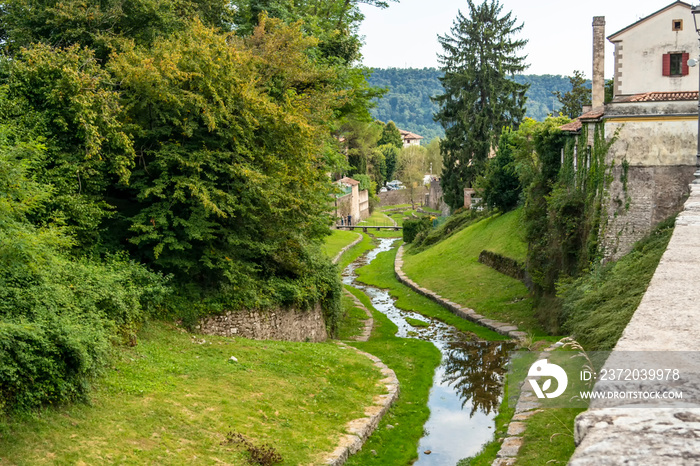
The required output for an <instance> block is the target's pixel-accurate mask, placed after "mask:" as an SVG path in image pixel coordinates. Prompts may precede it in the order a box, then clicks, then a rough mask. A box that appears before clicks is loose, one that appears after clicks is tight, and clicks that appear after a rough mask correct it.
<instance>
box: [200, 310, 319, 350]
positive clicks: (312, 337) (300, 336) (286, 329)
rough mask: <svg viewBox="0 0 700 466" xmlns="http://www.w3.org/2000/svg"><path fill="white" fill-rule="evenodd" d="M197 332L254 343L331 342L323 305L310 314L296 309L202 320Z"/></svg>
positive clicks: (238, 314) (223, 315)
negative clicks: (262, 341)
mask: <svg viewBox="0 0 700 466" xmlns="http://www.w3.org/2000/svg"><path fill="white" fill-rule="evenodd" d="M197 330H198V331H199V332H200V333H202V334H205V335H220V336H225V337H234V336H237V337H244V338H250V339H253V340H282V341H312V342H320V341H326V339H327V338H328V334H327V333H326V323H325V321H324V320H323V311H322V309H321V306H320V305H316V306H315V307H314V308H313V309H309V310H308V311H300V310H298V309H294V308H288V309H274V310H269V311H258V310H243V311H229V312H226V313H224V314H221V315H215V316H209V317H206V318H204V319H202V320H201V321H200V325H198V326H197Z"/></svg>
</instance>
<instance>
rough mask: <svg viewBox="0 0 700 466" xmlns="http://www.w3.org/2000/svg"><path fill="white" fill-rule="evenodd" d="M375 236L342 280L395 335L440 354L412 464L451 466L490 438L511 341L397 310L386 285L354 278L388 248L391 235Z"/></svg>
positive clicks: (469, 454)
mask: <svg viewBox="0 0 700 466" xmlns="http://www.w3.org/2000/svg"><path fill="white" fill-rule="evenodd" d="M378 240H379V246H377V247H376V248H374V249H373V250H371V251H370V252H369V253H367V254H366V255H365V256H363V257H361V258H359V259H358V260H356V261H355V262H353V263H352V264H350V265H349V266H348V267H347V268H346V269H345V270H344V271H343V283H345V284H347V285H351V286H353V287H355V288H357V289H360V290H362V291H363V292H364V293H365V294H366V295H367V296H369V298H370V300H371V302H372V305H373V306H374V307H375V309H377V310H378V311H379V312H382V313H383V314H385V315H386V316H387V317H388V318H389V319H390V320H391V321H392V322H393V323H395V324H396V325H397V326H398V331H397V332H396V336H397V337H401V338H419V339H421V340H425V341H429V342H431V343H433V344H434V345H435V346H436V347H437V348H438V349H439V350H440V352H441V353H442V361H441V363H440V365H439V366H438V367H437V369H436V370H435V375H434V377H433V386H432V388H431V389H430V396H429V399H428V407H429V408H430V417H429V419H428V421H427V422H426V423H425V426H424V429H423V430H424V435H423V437H422V438H421V439H420V442H419V444H418V460H417V461H416V462H415V463H414V464H415V465H419V466H451V465H455V464H457V462H458V461H459V460H460V459H462V458H466V457H469V456H474V455H476V454H477V453H478V452H479V451H480V450H481V448H482V446H483V445H485V444H486V443H488V442H490V441H491V440H492V439H493V438H494V428H495V422H494V418H495V416H496V414H497V410H498V407H499V405H500V402H501V392H502V384H503V378H504V374H505V370H506V369H505V365H506V363H507V361H508V352H509V351H510V350H512V348H513V346H512V344H510V343H508V342H504V341H496V342H489V341H482V340H479V339H478V338H477V337H476V336H474V335H471V334H467V333H464V332H461V331H459V330H457V329H456V328H454V327H452V326H451V325H447V324H445V323H444V322H441V321H439V320H436V319H431V318H428V317H424V316H422V315H421V314H418V313H415V312H411V311H405V310H403V309H399V308H397V307H396V306H394V299H393V298H392V297H391V296H390V294H389V291H388V290H382V289H380V288H376V287H373V286H369V285H365V284H363V283H360V282H359V281H357V280H356V278H357V275H356V273H355V269H357V268H359V267H362V266H364V265H366V264H369V263H370V262H372V261H373V260H374V259H375V258H376V257H377V255H378V254H380V253H382V252H385V251H389V250H390V249H391V248H392V245H393V243H394V242H395V241H396V238H378ZM407 317H408V318H411V319H416V320H420V321H422V322H427V323H429V326H428V327H413V326H412V325H411V324H409V323H408V322H407V321H406V318H407ZM426 451H428V452H430V453H429V454H426V453H425V452H426Z"/></svg>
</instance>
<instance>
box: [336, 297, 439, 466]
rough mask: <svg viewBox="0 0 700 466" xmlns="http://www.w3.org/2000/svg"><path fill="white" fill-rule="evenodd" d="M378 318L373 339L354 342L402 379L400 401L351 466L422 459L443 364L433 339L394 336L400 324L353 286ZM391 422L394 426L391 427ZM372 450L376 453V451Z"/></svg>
mask: <svg viewBox="0 0 700 466" xmlns="http://www.w3.org/2000/svg"><path fill="white" fill-rule="evenodd" d="M347 288H348V289H350V290H351V291H352V292H353V294H355V295H356V296H357V297H359V298H360V300H361V301H362V303H363V304H364V305H365V306H366V307H367V309H369V310H371V311H372V315H373V317H374V330H373V331H372V335H371V337H370V339H369V341H367V342H365V343H360V342H352V345H353V346H355V347H357V348H359V349H361V350H362V351H366V352H368V353H370V354H373V355H375V356H377V357H378V358H380V359H381V360H382V361H383V362H384V363H385V364H386V365H388V366H389V367H390V368H391V369H393V370H394V372H395V373H396V376H397V377H398V379H399V383H400V384H401V385H400V388H401V390H400V393H399V398H398V400H397V401H396V402H395V403H394V405H393V406H392V407H391V409H390V410H389V412H388V413H387V414H386V415H385V416H384V418H383V419H382V420H381V421H380V423H379V427H378V428H377V430H376V431H375V432H374V433H373V434H372V435H371V436H370V438H369V439H368V440H367V443H365V445H364V446H363V447H362V450H360V451H359V452H357V453H356V454H355V455H353V456H351V457H350V458H349V459H348V462H347V463H346V464H347V465H349V466H364V465H368V464H372V465H377V466H405V465H407V464H411V463H412V462H413V461H414V460H415V459H417V458H418V441H419V440H420V438H421V437H422V436H423V425H424V424H425V422H426V421H427V420H428V416H429V415H430V410H429V409H428V406H427V403H428V395H429V393H430V387H431V386H432V384H433V373H434V372H435V368H436V367H437V366H438V364H440V351H439V350H438V349H437V348H436V347H435V345H433V344H432V343H430V342H427V341H423V340H417V339H412V338H408V339H407V338H398V337H396V336H394V334H395V333H396V331H397V327H396V325H395V324H394V323H392V322H391V321H390V320H389V319H388V318H387V317H386V316H385V315H384V314H382V313H381V312H378V311H377V310H376V309H374V308H373V307H372V305H371V304H370V301H369V298H367V296H366V295H365V294H363V293H362V292H360V291H359V290H357V289H355V288H351V287H347ZM388 425H391V426H392V427H393V428H388V427H387V426H388ZM372 450H374V452H376V454H374V453H372Z"/></svg>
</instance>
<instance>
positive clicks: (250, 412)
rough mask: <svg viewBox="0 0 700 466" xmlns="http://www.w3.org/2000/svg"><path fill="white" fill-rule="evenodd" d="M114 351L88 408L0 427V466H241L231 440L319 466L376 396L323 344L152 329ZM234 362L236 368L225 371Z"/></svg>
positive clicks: (360, 368)
mask: <svg viewBox="0 0 700 466" xmlns="http://www.w3.org/2000/svg"><path fill="white" fill-rule="evenodd" d="M139 341H140V344H139V345H138V346H136V347H134V348H125V349H120V351H119V354H118V356H117V359H116V361H115V362H114V365H113V367H111V368H109V369H108V370H107V371H106V373H105V375H104V377H103V378H102V379H101V380H99V382H98V383H97V387H96V389H95V390H94V391H93V392H92V393H91V395H90V400H89V403H88V404H85V403H78V404H73V405H69V406H66V407H59V408H49V409H46V410H44V411H42V412H41V413H37V414H34V415H31V416H29V415H26V416H24V417H17V416H16V417H14V418H10V419H4V420H3V421H2V422H1V423H0V452H2V453H0V457H1V459H0V463H3V464H6V463H7V464H104V463H118V464H215V463H225V464H234V465H244V464H249V463H248V462H247V459H246V458H247V453H246V452H244V451H243V449H242V447H241V446H240V445H238V444H233V443H228V442H226V435H227V433H229V432H238V433H241V434H243V435H244V436H245V437H246V438H248V439H249V440H250V442H251V443H253V444H254V445H257V446H260V445H263V444H270V445H272V447H273V448H274V449H275V450H277V451H278V452H279V453H280V454H281V455H282V457H283V459H284V462H283V463H282V464H287V465H297V464H319V463H320V462H321V460H322V458H323V456H324V455H325V454H326V453H328V452H330V451H332V450H333V449H334V448H335V446H336V445H337V443H338V440H339V438H340V436H341V434H342V433H343V432H344V427H345V425H346V423H347V422H348V421H349V420H351V419H355V418H358V417H362V416H363V412H364V407H365V406H368V405H370V404H371V402H372V397H373V396H374V395H376V394H378V393H381V391H382V390H383V388H381V387H379V386H377V385H376V383H377V381H378V379H379V378H381V374H380V373H379V371H378V370H377V369H376V368H375V367H374V366H373V365H372V363H371V361H369V360H368V359H367V358H365V357H363V356H361V355H358V354H356V353H354V352H352V351H348V350H343V349H341V348H339V347H338V346H336V345H335V344H333V343H320V344H319V343H289V342H275V341H253V340H247V339H244V338H236V339H235V340H234V339H231V338H222V337H210V336H203V337H202V336H192V335H190V334H188V333H186V332H184V331H182V330H180V329H177V328H174V327H173V326H171V325H168V324H164V323H151V324H148V325H146V326H145V327H144V329H143V330H142V331H141V333H140V336H139ZM231 356H235V357H236V358H237V359H238V362H233V361H231V360H230V357H231Z"/></svg>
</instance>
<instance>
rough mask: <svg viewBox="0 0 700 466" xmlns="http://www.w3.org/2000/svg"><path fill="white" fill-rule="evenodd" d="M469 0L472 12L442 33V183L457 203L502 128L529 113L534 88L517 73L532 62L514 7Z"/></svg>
mask: <svg viewBox="0 0 700 466" xmlns="http://www.w3.org/2000/svg"><path fill="white" fill-rule="evenodd" d="M467 4H468V6H469V16H468V17H466V16H464V15H463V14H462V12H461V11H460V12H458V13H457V18H456V19H455V21H454V23H453V25H452V28H451V30H450V31H451V34H446V35H444V36H440V37H439V41H440V44H441V45H442V48H443V50H444V54H442V55H439V56H438V58H439V61H440V65H441V70H442V71H443V72H444V73H445V75H444V77H442V78H440V81H441V82H442V85H443V87H444V89H445V93H444V94H442V95H439V96H437V97H435V101H436V102H437V103H438V104H439V105H440V109H439V110H438V112H437V113H436V114H435V119H436V121H439V122H440V124H442V126H443V127H444V128H445V139H443V140H442V141H441V144H440V151H441V153H442V155H443V161H444V168H443V172H442V180H441V184H442V188H443V192H444V199H445V202H446V203H447V204H448V205H450V206H451V207H452V208H458V207H460V206H462V202H463V194H462V193H463V189H464V188H465V187H466V186H468V185H470V184H471V182H472V181H473V180H474V179H475V177H476V176H477V175H478V174H481V173H483V171H484V168H485V165H486V161H487V159H488V156H489V152H490V151H491V148H492V147H494V146H495V145H496V143H497V141H498V138H499V136H500V133H501V130H502V129H503V128H504V127H509V126H517V125H518V124H519V123H520V121H521V120H522V118H523V117H524V115H525V99H526V98H525V92H526V91H527V88H528V86H527V85H524V84H518V83H517V82H515V81H514V79H513V78H514V76H515V74H519V73H522V72H523V71H524V70H525V68H526V67H527V65H526V64H525V58H526V57H525V56H523V55H520V51H521V49H522V48H523V47H524V46H525V44H526V43H527V40H524V39H518V40H516V39H514V38H513V36H514V35H515V34H517V33H518V32H520V31H521V30H522V27H523V26H522V24H520V25H517V24H516V21H517V20H516V18H515V17H514V16H512V14H511V13H510V12H509V13H507V14H504V15H502V16H501V10H502V9H503V7H502V6H501V5H500V3H499V1H498V0H486V1H485V2H484V3H482V4H480V5H475V4H474V2H473V1H472V0H467Z"/></svg>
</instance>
